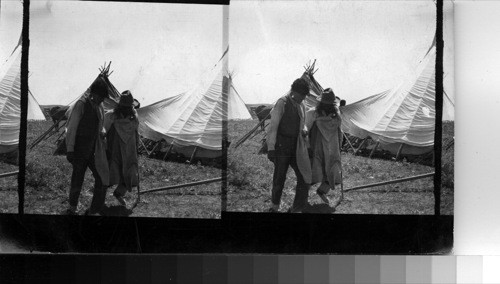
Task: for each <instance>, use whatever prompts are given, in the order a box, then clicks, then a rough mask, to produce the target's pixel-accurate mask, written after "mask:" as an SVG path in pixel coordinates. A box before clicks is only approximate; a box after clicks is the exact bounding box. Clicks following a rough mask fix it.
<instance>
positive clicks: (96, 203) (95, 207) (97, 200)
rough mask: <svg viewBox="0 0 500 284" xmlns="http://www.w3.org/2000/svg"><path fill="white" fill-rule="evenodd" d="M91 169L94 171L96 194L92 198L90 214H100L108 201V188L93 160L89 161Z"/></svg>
mask: <svg viewBox="0 0 500 284" xmlns="http://www.w3.org/2000/svg"><path fill="white" fill-rule="evenodd" d="M89 168H90V170H91V171H92V175H93V176H94V194H93V196H92V203H91V204H90V208H89V214H95V213H99V212H100V211H101V210H102V209H103V207H104V203H105V201H106V189H107V188H106V187H105V186H103V184H102V180H101V177H100V176H99V173H98V172H97V169H96V167H95V160H94V159H93V158H92V159H91V160H90V161H89Z"/></svg>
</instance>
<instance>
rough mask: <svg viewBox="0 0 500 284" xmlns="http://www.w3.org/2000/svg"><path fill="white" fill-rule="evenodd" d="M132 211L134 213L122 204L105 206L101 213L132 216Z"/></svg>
mask: <svg viewBox="0 0 500 284" xmlns="http://www.w3.org/2000/svg"><path fill="white" fill-rule="evenodd" d="M132 213H133V211H132V210H130V209H128V208H126V207H125V206H122V205H112V206H105V208H104V209H103V210H102V211H101V214H102V215H104V216H122V217H127V216H130V215H131V214H132Z"/></svg>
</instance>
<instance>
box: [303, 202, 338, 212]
mask: <svg viewBox="0 0 500 284" xmlns="http://www.w3.org/2000/svg"><path fill="white" fill-rule="evenodd" d="M302 212H303V213H313V214H332V213H334V212H335V208H333V207H330V206H328V205H327V204H323V203H320V204H309V205H307V207H306V208H304V210H303V211H302Z"/></svg>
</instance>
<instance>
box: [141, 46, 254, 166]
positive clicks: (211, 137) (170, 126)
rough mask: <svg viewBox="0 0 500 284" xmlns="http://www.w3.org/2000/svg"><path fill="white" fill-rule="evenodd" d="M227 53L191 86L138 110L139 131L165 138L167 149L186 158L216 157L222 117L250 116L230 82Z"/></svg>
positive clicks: (219, 146) (145, 134) (220, 152)
mask: <svg viewBox="0 0 500 284" xmlns="http://www.w3.org/2000/svg"><path fill="white" fill-rule="evenodd" d="M227 54H228V52H227V51H226V52H225V53H224V55H223V56H222V58H221V59H220V60H219V62H218V63H217V64H216V65H215V67H214V68H213V69H212V70H211V71H210V72H208V73H207V74H205V76H204V78H203V79H202V81H201V82H200V83H199V84H198V86H196V87H195V88H193V89H191V90H190V91H188V92H185V93H182V94H180V95H177V96H174V97H170V98H166V99H164V100H161V101H159V102H157V103H154V104H152V105H149V106H146V107H143V108H140V109H138V115H139V121H140V125H139V133H140V134H141V135H142V136H143V137H145V138H147V139H150V140H153V141H156V142H158V141H161V140H162V139H163V140H165V141H166V142H167V144H169V145H170V146H171V147H169V148H170V150H173V151H175V152H177V153H180V154H183V155H184V156H186V157H193V156H196V157H201V158H215V157H220V156H221V155H222V121H223V119H224V117H226V118H227V119H247V118H248V119H250V118H251V115H250V113H249V111H248V109H247V108H246V105H245V104H244V103H243V100H241V98H240V97H239V95H238V93H237V92H236V89H235V88H234V86H232V84H231V79H230V76H229V74H228V72H227V70H226V64H225V63H226V60H227ZM224 105H227V109H228V113H227V116H224V112H225V111H224Z"/></svg>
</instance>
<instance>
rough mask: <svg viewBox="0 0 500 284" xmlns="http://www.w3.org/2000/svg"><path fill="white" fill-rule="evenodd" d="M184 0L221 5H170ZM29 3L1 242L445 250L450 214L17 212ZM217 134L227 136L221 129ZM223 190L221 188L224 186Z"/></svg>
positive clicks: (112, 249)
mask: <svg viewBox="0 0 500 284" xmlns="http://www.w3.org/2000/svg"><path fill="white" fill-rule="evenodd" d="M136 2H151V3H156V2H159V1H136ZM161 2H165V1H161ZM187 2H189V3H193V4H199V3H200V2H202V3H203V4H219V3H220V2H224V3H227V1H213V2H211V3H206V2H205V1H174V2H170V3H184V4H185V3H187ZM29 4H30V3H29V1H27V0H25V1H24V12H25V13H24V15H23V49H22V63H21V64H22V65H21V66H22V71H21V76H22V79H21V80H22V81H21V92H22V93H21V110H22V114H21V119H22V121H21V134H20V143H19V147H20V149H19V152H20V157H19V158H20V159H19V161H20V166H19V170H20V174H19V178H18V181H19V189H18V190H19V200H20V210H19V214H2V215H0V226H1V228H2V235H3V237H2V238H3V239H4V240H6V241H11V242H15V243H16V244H17V246H19V247H20V248H21V249H23V250H26V251H43V252H80V253H195V254H199V253H253V254H255V253H276V254H309V253H327V254H332V253H342V254H444V253H449V252H450V251H451V249H452V246H453V216H439V215H435V216H433V215H418V216H415V215H404V216H402V215H316V214H303V215H300V214H268V213H229V212H224V211H223V212H222V214H221V217H222V219H221V220H206V219H163V218H123V217H87V216H49V215H25V214H23V209H22V208H21V207H22V205H23V203H24V173H25V153H26V126H27V122H26V116H27V113H26V111H27V98H28V97H27V96H28V85H27V84H28V78H27V75H28V72H27V68H28V51H29V37H28V35H29V30H28V28H29V25H28V23H29V13H27V11H29ZM442 7H443V1H442V0H438V1H437V11H438V13H437V29H436V43H437V50H436V52H437V61H436V62H437V63H436V71H437V72H436V106H437V107H438V106H439V105H441V106H442V80H443V77H442V56H443V52H442V50H443V39H442V36H443V34H442V17H443V16H442V11H443V10H442ZM439 117H442V109H441V108H437V109H436V137H440V135H441V127H442V126H441V123H440V121H438V118H439ZM226 131H227V129H226ZM223 135H226V136H225V137H226V139H227V132H224V134H223ZM223 139H224V138H223ZM435 150H436V153H440V151H441V139H438V140H436V139H435ZM226 151H227V149H226ZM436 161H437V162H436V165H437V167H436V178H435V182H438V181H439V185H440V175H441V172H440V163H441V158H440V155H436ZM224 172H225V170H224V171H223V173H224ZM224 178H226V177H225V176H224ZM439 191H440V190H439V187H438V188H435V193H436V192H439ZM222 193H223V194H224V193H227V190H224V187H223V188H222ZM225 198H227V196H224V195H223V196H222V202H224V200H225ZM436 213H439V212H436Z"/></svg>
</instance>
